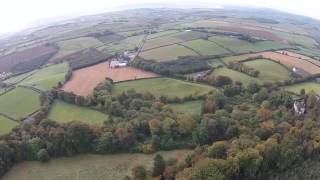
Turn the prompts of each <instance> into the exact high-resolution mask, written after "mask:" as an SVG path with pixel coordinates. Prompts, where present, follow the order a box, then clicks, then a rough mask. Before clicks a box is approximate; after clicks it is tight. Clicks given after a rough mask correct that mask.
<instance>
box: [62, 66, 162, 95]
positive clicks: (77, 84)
mask: <svg viewBox="0 0 320 180" xmlns="http://www.w3.org/2000/svg"><path fill="white" fill-rule="evenodd" d="M158 76H159V75H157V74H154V73H151V72H147V71H144V70H140V69H137V68H133V67H123V68H109V62H103V63H100V64H97V65H93V66H90V67H86V68H83V69H79V70H76V71H74V72H73V74H72V78H71V79H70V81H68V82H67V83H66V84H65V85H64V86H63V88H62V89H63V90H64V91H68V92H74V93H75V94H77V95H81V96H87V95H89V94H90V93H91V92H92V91H93V89H94V88H95V87H96V86H97V85H98V84H99V83H100V82H102V81H103V80H104V79H105V78H106V77H108V78H111V79H112V80H113V81H114V82H120V81H127V80H134V79H143V78H152V77H158Z"/></svg>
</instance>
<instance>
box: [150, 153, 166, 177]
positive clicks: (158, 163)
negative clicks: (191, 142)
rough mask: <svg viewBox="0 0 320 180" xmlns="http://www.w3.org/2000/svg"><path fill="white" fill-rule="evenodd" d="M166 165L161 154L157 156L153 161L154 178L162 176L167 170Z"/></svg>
mask: <svg viewBox="0 0 320 180" xmlns="http://www.w3.org/2000/svg"><path fill="white" fill-rule="evenodd" d="M165 167H166V164H165V161H164V160H163V157H162V156H161V155H160V154H157V155H156V156H155V158H154V160H153V171H152V176H153V177H158V176H161V175H162V174H163V172H164V170H165Z"/></svg>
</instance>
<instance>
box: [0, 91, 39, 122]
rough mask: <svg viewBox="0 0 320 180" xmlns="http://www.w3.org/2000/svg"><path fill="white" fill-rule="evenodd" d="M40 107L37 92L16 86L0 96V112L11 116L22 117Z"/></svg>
mask: <svg viewBox="0 0 320 180" xmlns="http://www.w3.org/2000/svg"><path fill="white" fill-rule="evenodd" d="M39 108H40V102H39V94H38V93H36V92H34V91H32V90H29V89H25V88H19V87H18V88H16V89H14V90H12V91H10V92H8V93H6V94H4V95H2V96H0V112H1V113H4V114H6V115H8V116H10V117H12V118H15V119H20V118H24V117H26V116H27V115H29V114H30V113H32V112H34V111H36V110H37V109H39Z"/></svg>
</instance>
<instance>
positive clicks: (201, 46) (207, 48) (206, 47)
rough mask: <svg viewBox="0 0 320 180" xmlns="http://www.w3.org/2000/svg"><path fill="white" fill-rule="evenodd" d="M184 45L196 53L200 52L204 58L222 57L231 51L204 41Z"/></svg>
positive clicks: (189, 42) (199, 40)
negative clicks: (210, 56)
mask: <svg viewBox="0 0 320 180" xmlns="http://www.w3.org/2000/svg"><path fill="white" fill-rule="evenodd" d="M182 44H183V45H185V46H187V47H189V48H191V49H193V50H194V51H196V52H198V53H199V54H201V55H202V56H208V55H221V54H227V53H229V51H227V50H226V49H224V48H222V47H220V46H219V45H217V44H215V43H213V42H210V41H206V40H203V39H197V40H193V41H188V42H185V43H182Z"/></svg>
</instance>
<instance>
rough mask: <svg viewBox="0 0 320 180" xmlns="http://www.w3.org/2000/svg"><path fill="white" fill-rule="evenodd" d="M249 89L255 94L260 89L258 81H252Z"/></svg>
mask: <svg viewBox="0 0 320 180" xmlns="http://www.w3.org/2000/svg"><path fill="white" fill-rule="evenodd" d="M247 90H248V91H249V92H250V93H251V94H254V93H257V92H258V91H259V90H260V86H259V84H258V83H256V82H251V83H249V84H248V86H247Z"/></svg>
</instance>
